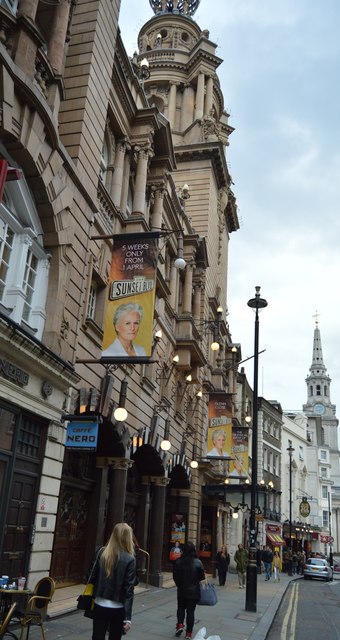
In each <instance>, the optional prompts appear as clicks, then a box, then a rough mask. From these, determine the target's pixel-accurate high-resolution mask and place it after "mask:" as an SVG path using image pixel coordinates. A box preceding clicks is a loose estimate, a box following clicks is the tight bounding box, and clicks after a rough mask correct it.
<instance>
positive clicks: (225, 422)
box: [207, 393, 232, 459]
mask: <svg viewBox="0 0 340 640" xmlns="http://www.w3.org/2000/svg"><path fill="white" fill-rule="evenodd" d="M231 427H232V395H231V394H229V393H211V394H210V395H209V406H208V433H207V458H221V459H226V458H230V457H231V445H232V433H231Z"/></svg>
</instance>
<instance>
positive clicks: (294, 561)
mask: <svg viewBox="0 0 340 640" xmlns="http://www.w3.org/2000/svg"><path fill="white" fill-rule="evenodd" d="M298 564H299V563H298V557H297V555H296V553H293V555H292V575H293V576H296V575H297V572H298Z"/></svg>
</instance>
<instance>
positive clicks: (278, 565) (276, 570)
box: [272, 551, 282, 582]
mask: <svg viewBox="0 0 340 640" xmlns="http://www.w3.org/2000/svg"><path fill="white" fill-rule="evenodd" d="M281 571H282V560H281V556H280V554H279V552H278V551H275V553H274V556H273V562H272V573H273V574H274V582H280V575H281Z"/></svg>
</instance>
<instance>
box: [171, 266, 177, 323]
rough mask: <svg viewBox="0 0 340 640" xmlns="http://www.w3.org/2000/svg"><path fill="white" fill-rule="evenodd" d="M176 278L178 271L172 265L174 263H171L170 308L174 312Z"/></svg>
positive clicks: (175, 307)
mask: <svg viewBox="0 0 340 640" xmlns="http://www.w3.org/2000/svg"><path fill="white" fill-rule="evenodd" d="M177 278H178V271H177V269H176V267H175V265H174V263H173V262H172V263H171V269H170V291H171V294H170V304H171V307H172V308H173V309H175V311H176V310H177V282H178V281H177Z"/></svg>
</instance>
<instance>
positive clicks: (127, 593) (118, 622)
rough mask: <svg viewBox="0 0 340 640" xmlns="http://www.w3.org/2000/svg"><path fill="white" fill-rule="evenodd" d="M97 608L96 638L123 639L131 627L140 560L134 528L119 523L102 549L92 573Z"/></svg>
mask: <svg viewBox="0 0 340 640" xmlns="http://www.w3.org/2000/svg"><path fill="white" fill-rule="evenodd" d="M92 576H93V579H94V585H95V587H94V596H95V600H94V611H93V634H92V640H105V635H106V632H107V631H109V640H121V637H122V635H123V634H124V633H126V632H127V631H129V629H130V627H131V613H132V603H133V595H134V593H133V592H134V586H135V583H136V563H135V553H134V545H133V534H132V529H131V527H130V526H129V525H128V524H126V523H125V522H119V523H118V524H116V525H115V527H114V528H113V531H112V533H111V536H110V539H109V541H108V543H107V544H106V546H105V547H103V549H102V550H101V552H100V554H99V558H98V560H97V562H96V566H95V569H94V571H93V573H92Z"/></svg>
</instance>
